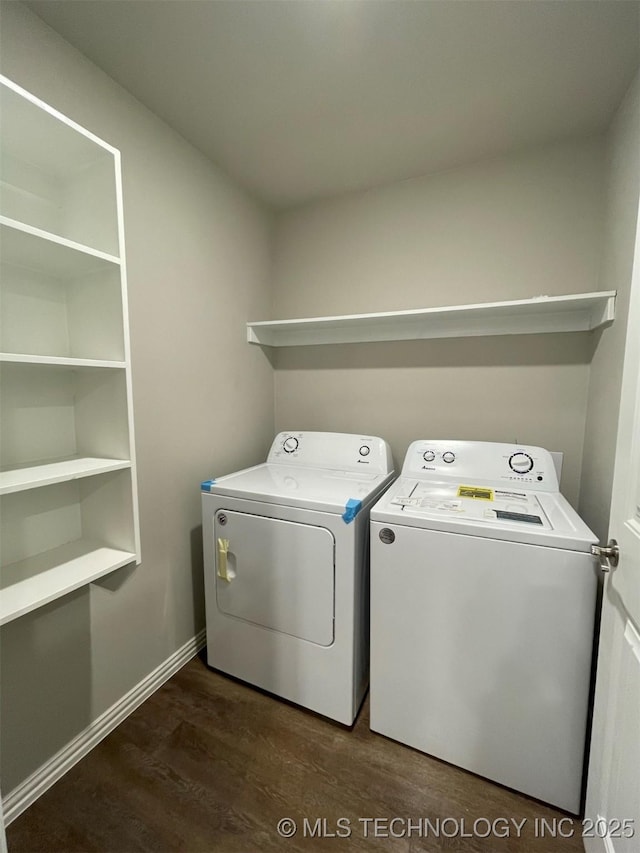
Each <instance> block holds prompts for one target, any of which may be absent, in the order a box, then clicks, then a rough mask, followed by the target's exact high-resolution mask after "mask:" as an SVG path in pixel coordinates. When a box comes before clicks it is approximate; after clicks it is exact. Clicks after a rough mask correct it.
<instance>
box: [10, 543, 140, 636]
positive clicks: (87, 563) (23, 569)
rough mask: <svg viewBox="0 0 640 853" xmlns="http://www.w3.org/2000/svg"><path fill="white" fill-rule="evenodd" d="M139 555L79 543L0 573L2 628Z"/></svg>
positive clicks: (18, 564) (102, 546)
mask: <svg viewBox="0 0 640 853" xmlns="http://www.w3.org/2000/svg"><path fill="white" fill-rule="evenodd" d="M135 560H136V555H135V554H132V553H130V552H129V551H120V550H118V549H116V548H107V547H105V546H104V545H102V544H101V543H98V542H91V541H88V540H82V539H79V540H77V541H75V542H70V543H68V544H66V545H61V546H60V547H58V548H54V549H53V550H51V551H47V552H45V553H44V554H38V555H37V556H35V557H30V558H29V559H27V560H20V562H18V563H12V564H11V565H8V566H3V567H2V569H1V570H0V577H1V584H0V585H1V593H2V594H1V595H0V625H4V624H6V623H7V622H11V621H12V620H13V619H17V618H18V617H19V616H24V615H25V613H29V612H31V611H32V610H35V609H36V608H38V607H42V606H43V605H45V604H48V603H49V602H50V601H54V600H55V599H56V598H60V597H61V596H63V595H66V594H67V593H69V592H73V590H74V589H79V587H81V586H85V585H86V584H89V583H91V582H92V581H95V580H97V579H98V578H101V577H104V575H107V574H109V573H110V572H113V571H115V570H116V569H119V568H121V567H122V566H126V565H127V564H128V563H133V562H135Z"/></svg>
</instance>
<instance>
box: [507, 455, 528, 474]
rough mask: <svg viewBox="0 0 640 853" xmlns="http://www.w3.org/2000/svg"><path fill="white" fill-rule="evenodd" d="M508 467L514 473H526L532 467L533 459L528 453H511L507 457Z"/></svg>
mask: <svg viewBox="0 0 640 853" xmlns="http://www.w3.org/2000/svg"><path fill="white" fill-rule="evenodd" d="M509 467H510V468H511V470H512V471H515V472H516V474H528V473H529V471H531V469H532V468H533V459H532V458H531V457H530V456H529V454H528V453H512V454H511V456H510V457H509Z"/></svg>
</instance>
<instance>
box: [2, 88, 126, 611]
mask: <svg viewBox="0 0 640 853" xmlns="http://www.w3.org/2000/svg"><path fill="white" fill-rule="evenodd" d="M0 110H1V112H2V118H3V125H2V137H1V138H0V189H1V195H0V205H1V208H0V241H1V243H2V255H1V257H0V265H1V274H0V299H1V304H2V310H1V311H0V335H1V337H2V350H3V351H2V352H0V371H1V377H2V382H1V385H0V395H1V399H0V434H1V436H2V442H1V445H0V450H1V456H2V459H1V466H0V525H1V527H2V530H1V535H0V544H1V552H0V588H1V596H0V598H1V604H0V624H4V622H7V621H10V620H11V619H15V618H18V617H19V616H22V615H24V614H25V613H29V612H31V611H32V610H35V609H36V608H38V607H41V606H43V605H44V604H47V603H48V602H50V601H52V600H54V599H56V598H59V597H61V596H63V595H66V594H67V593H68V592H71V591H72V590H75V589H77V588H78V587H80V586H83V585H85V584H89V583H91V582H92V581H94V580H96V579H97V578H99V577H102V576H103V575H105V574H108V573H109V572H112V571H115V570H116V569H118V568H120V567H122V566H124V565H126V564H127V563H131V562H138V563H139V562H140V545H139V543H140V534H139V524H138V503H137V483H136V465H135V449H134V434H133V405H132V390H131V363H130V348H129V331H128V304H127V280H126V263H125V251H124V226H123V221H122V180H121V175H120V153H119V151H117V150H116V149H115V148H113V147H112V146H110V145H109V144H107V143H106V142H103V141H102V140H100V139H98V138H97V137H96V136H94V135H93V134H92V133H90V132H89V131H87V130H85V129H84V128H82V127H80V126H79V125H77V124H76V123H75V122H73V121H71V120H70V119H69V118H67V117H66V116H63V115H62V114H61V113H59V112H57V111H56V110H54V109H52V108H51V107H49V106H48V105H47V104H45V103H43V102H42V101H40V100H39V99H38V98H36V97H34V96H33V95H31V94H30V93H29V92H26V91H25V90H24V89H21V88H20V87H19V86H17V85H16V84H15V83H13V82H12V81H11V80H8V79H7V78H6V77H2V76H0Z"/></svg>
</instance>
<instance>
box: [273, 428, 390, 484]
mask: <svg viewBox="0 0 640 853" xmlns="http://www.w3.org/2000/svg"><path fill="white" fill-rule="evenodd" d="M267 462H268V463H271V464H274V465H275V464H277V465H283V464H284V465H296V466H299V467H301V468H326V469H329V470H332V471H357V472H358V473H359V474H362V473H370V474H389V473H391V472H392V471H393V460H392V458H391V450H390V448H389V445H388V444H387V442H386V441H384V439H382V438H378V437H377V436H371V435H354V434H351V433H344V432H280V433H278V435H277V436H276V437H275V439H274V440H273V444H272V445H271V450H270V451H269V457H268V459H267Z"/></svg>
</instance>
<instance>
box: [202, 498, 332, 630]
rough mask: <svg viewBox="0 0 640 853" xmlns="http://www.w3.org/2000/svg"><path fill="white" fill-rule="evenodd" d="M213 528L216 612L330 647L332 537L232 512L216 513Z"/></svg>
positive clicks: (304, 526)
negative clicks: (222, 521)
mask: <svg viewBox="0 0 640 853" xmlns="http://www.w3.org/2000/svg"><path fill="white" fill-rule="evenodd" d="M221 519H223V520H224V524H222V523H221ZM213 526H214V531H213V533H214V546H215V552H216V602H217V605H218V610H220V611H221V612H222V613H225V614H227V615H228V616H233V617H235V618H236V619H242V620H244V621H246V622H252V623H253V624H255V625H260V626H262V627H263V628H268V629H270V630H272V631H279V632H281V633H283V634H290V635H291V636H293V637H299V638H300V639H301V640H308V641H309V642H311V643H316V644H318V645H321V646H329V645H331V643H332V642H333V619H334V552H335V548H334V545H335V541H334V538H333V534H332V533H331V532H330V531H329V530H327V529H326V528H324V527H316V526H315V525H310V524H299V523H297V522H294V521H284V520H283V519H279V518H267V517H265V516H260V515H250V514H248V513H241V512H234V511H232V510H219V511H218V512H217V513H216V515H215V518H214V525H213Z"/></svg>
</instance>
